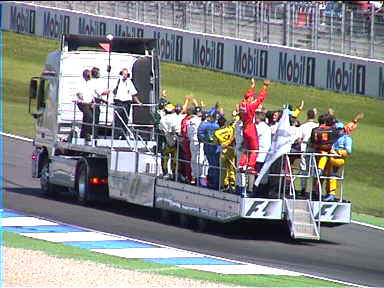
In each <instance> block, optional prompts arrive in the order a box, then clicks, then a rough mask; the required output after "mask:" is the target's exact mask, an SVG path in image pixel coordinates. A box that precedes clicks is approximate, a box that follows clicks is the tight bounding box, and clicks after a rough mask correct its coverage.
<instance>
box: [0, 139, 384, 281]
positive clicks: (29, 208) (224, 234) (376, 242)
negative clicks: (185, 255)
mask: <svg viewBox="0 0 384 288" xmlns="http://www.w3.org/2000/svg"><path fill="white" fill-rule="evenodd" d="M0 140H1V141H2V142H3V153H4V155H3V158H2V160H3V163H2V164H3V166H2V167H3V179H2V180H3V181H2V185H3V207H4V208H7V209H13V210H15V211H19V212H22V213H26V214H31V215H34V216H40V217H46V218H49V219H52V220H56V221H60V222H64V223H68V224H72V225H78V226H81V227H85V228H90V229H95V230H98V231H103V232H107V233H113V234H118V235H123V236H129V237H132V238H137V239H140V240H147V241H151V242H155V243H158V244H163V245H169V246H172V247H176V248H180V249H186V250H190V251H195V252H199V253H204V254H209V255H214V256H218V257H225V258H229V259H233V260H238V261H244V262H249V263H254V264H261V265H267V266H273V267H276V268H283V269H288V270H292V271H297V272H301V273H307V274H312V275H316V276H319V277H328V278H331V279H336V280H339V281H346V282H350V283H351V282H352V283H356V284H360V285H364V286H371V287H384V232H383V231H381V230H377V229H373V228H369V227H365V226H361V225H357V224H349V225H343V226H338V227H332V228H331V227H323V226H322V228H321V236H322V237H321V238H322V240H321V241H294V240H292V239H290V237H289V233H288V229H287V228H286V226H285V225H284V224H281V223H277V222H276V223H271V222H265V223H242V224H241V225H232V224H231V225H214V226H213V227H211V229H210V230H209V231H208V232H206V233H198V232H195V231H193V229H187V228H183V227H180V226H178V225H176V224H174V225H166V224H163V223H161V222H160V221H159V220H158V219H159V215H160V214H159V211H157V210H154V209H149V208H142V207H137V206H134V205H129V204H127V203H123V202H119V201H111V203H109V204H108V205H107V207H106V205H105V204H104V205H103V204H94V205H92V206H88V207H83V206H80V205H78V204H76V202H75V201H74V199H73V198H72V197H70V196H68V195H65V194H61V195H59V196H58V197H57V198H55V199H50V198H47V197H45V196H43V195H42V194H41V191H40V189H39V181H38V180H36V179H32V178H31V168H30V167H31V153H32V150H33V147H32V143H30V142H25V141H22V140H17V139H11V138H8V137H3V136H0Z"/></svg>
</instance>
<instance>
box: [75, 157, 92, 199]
mask: <svg viewBox="0 0 384 288" xmlns="http://www.w3.org/2000/svg"><path fill="white" fill-rule="evenodd" d="M88 179H89V176H88V166H87V164H86V163H84V162H82V163H80V165H79V168H78V169H77V176H76V199H77V202H79V203H80V204H82V205H86V204H88V203H89V180H88Z"/></svg>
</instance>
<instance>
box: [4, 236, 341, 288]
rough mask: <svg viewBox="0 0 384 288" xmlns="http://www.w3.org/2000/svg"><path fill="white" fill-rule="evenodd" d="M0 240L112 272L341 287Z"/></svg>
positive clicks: (38, 242) (22, 239)
mask: <svg viewBox="0 0 384 288" xmlns="http://www.w3.org/2000/svg"><path fill="white" fill-rule="evenodd" d="M3 236H4V237H3V238H4V245H5V246H7V247H14V248H23V249H28V250H37V251H43V252H44V253H46V254H48V255H50V256H54V257H59V258H70V259H76V260H80V261H92V262H97V263H101V264H105V265H108V266H112V267H116V268H123V269H129V270H136V271H141V272H151V273H156V274H160V275H166V276H174V277H183V278H189V279H195V280H202V281H209V282H216V283H222V284H228V285H241V286H248V287H339V286H340V287H341V285H338V284H337V283H334V282H329V281H323V280H318V279H313V278H309V277H302V276H270V275H222V274H216V273H212V272H201V271H196V270H192V269H182V268H179V267H177V266H174V265H165V264H156V263H151V262H145V261H141V260H138V259H125V258H120V257H115V256H108V255H103V254H100V253H96V252H91V251H89V250H86V249H81V248H77V247H72V246H67V245H64V244H61V243H51V242H47V241H42V240H36V239H32V238H27V237H24V236H20V235H18V234H16V233H12V232H4V235H3Z"/></svg>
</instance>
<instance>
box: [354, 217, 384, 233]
mask: <svg viewBox="0 0 384 288" xmlns="http://www.w3.org/2000/svg"><path fill="white" fill-rule="evenodd" d="M351 223H353V224H358V225H362V226H367V227H369V228H374V229H378V230H381V231H384V227H380V226H376V225H372V224H366V223H362V222H358V221H354V220H352V221H351Z"/></svg>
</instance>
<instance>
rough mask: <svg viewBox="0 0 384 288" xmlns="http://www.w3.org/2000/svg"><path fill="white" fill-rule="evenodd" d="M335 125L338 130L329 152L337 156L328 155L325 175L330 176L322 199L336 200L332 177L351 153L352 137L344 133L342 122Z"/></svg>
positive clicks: (335, 186)
mask: <svg viewBox="0 0 384 288" xmlns="http://www.w3.org/2000/svg"><path fill="white" fill-rule="evenodd" d="M335 127H336V129H337V132H338V138H337V139H336V142H335V143H333V145H332V149H331V151H330V153H331V154H337V155H339V157H330V158H329V161H328V163H327V166H326V168H325V171H326V175H328V176H330V177H332V178H331V179H327V182H326V190H327V196H326V197H325V198H324V201H335V200H336V188H337V182H336V179H335V178H333V177H334V176H335V175H336V173H337V171H338V169H339V168H340V167H341V166H343V165H344V164H345V160H346V158H347V157H348V156H349V155H351V154H352V138H351V136H350V135H348V134H346V133H345V131H344V124H343V122H340V121H338V122H336V124H335Z"/></svg>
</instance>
